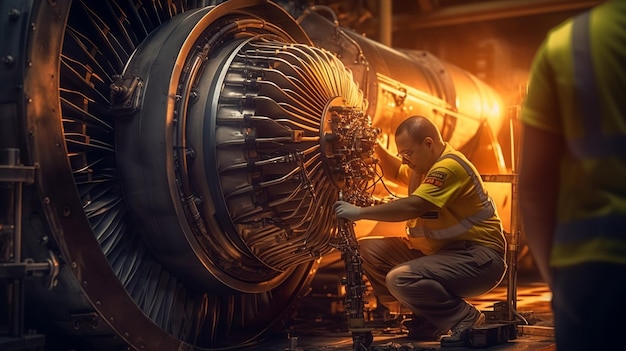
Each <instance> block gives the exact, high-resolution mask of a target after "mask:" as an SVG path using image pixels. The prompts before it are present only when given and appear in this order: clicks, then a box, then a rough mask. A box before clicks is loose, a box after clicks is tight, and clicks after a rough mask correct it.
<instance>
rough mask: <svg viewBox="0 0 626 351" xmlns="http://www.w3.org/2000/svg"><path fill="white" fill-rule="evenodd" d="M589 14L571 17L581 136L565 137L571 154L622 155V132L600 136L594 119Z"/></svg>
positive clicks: (625, 144) (625, 143)
mask: <svg viewBox="0 0 626 351" xmlns="http://www.w3.org/2000/svg"><path fill="white" fill-rule="evenodd" d="M589 16H590V12H589V11H586V12H584V13H582V14H580V15H578V16H576V17H575V18H574V20H573V24H572V61H573V65H574V91H575V95H574V96H575V97H576V98H577V100H578V101H580V104H581V110H582V123H583V130H584V131H585V136H584V137H582V138H580V139H570V140H568V144H569V147H570V149H571V151H572V153H573V154H574V155H575V156H576V157H578V158H594V157H602V156H612V155H620V154H622V155H623V154H626V136H625V135H612V136H608V135H603V133H602V123H601V121H600V119H599V118H597V117H598V116H599V115H600V113H601V111H600V97H599V96H598V91H597V89H596V77H595V72H594V69H593V60H592V57H591V49H590V48H591V46H590V45H591V44H590V38H589V21H590V19H589Z"/></svg>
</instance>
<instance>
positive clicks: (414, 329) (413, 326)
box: [401, 315, 447, 341]
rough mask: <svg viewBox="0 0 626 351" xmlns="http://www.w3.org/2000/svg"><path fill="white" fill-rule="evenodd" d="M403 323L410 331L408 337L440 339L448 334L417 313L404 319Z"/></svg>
mask: <svg viewBox="0 0 626 351" xmlns="http://www.w3.org/2000/svg"><path fill="white" fill-rule="evenodd" d="M401 325H402V328H403V329H405V330H406V331H407V332H408V334H407V338H409V339H411V340H416V341H439V339H441V336H442V335H444V334H447V332H442V331H441V330H439V329H437V327H435V326H434V325H432V324H431V323H430V322H429V321H427V320H426V319H424V318H422V317H420V316H415V315H411V317H409V318H407V319H405V320H404V321H402V323H401Z"/></svg>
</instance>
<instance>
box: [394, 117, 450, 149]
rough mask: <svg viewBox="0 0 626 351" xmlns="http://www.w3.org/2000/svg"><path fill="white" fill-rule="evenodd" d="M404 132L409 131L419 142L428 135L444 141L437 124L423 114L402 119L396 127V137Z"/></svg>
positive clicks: (412, 137)
mask: <svg viewBox="0 0 626 351" xmlns="http://www.w3.org/2000/svg"><path fill="white" fill-rule="evenodd" d="M402 133H407V134H408V135H409V136H410V137H411V139H413V140H414V141H415V142H417V143H421V142H422V141H424V139H426V137H431V138H432V139H433V140H434V141H435V142H442V141H443V140H442V138H441V133H440V132H439V129H438V128H437V126H436V125H435V124H434V123H433V122H432V121H431V120H430V119H428V118H426V117H425V116H421V115H416V116H411V117H409V118H407V119H405V120H404V121H402V122H401V123H400V124H399V125H398V128H396V138H397V137H398V136H399V135H400V134H402Z"/></svg>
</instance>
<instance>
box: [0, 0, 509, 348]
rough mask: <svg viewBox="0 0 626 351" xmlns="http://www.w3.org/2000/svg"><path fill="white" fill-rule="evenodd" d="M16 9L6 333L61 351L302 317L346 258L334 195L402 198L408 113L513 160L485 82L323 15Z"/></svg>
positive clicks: (10, 61) (238, 9)
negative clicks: (397, 141)
mask: <svg viewBox="0 0 626 351" xmlns="http://www.w3.org/2000/svg"><path fill="white" fill-rule="evenodd" d="M0 10H1V12H0V13H1V14H2V16H3V17H2V18H1V19H0V26H1V28H2V33H3V34H4V38H3V42H2V44H1V46H0V47H1V48H2V52H0V55H2V64H1V66H0V78H1V82H0V90H1V94H0V263H2V266H1V267H0V268H1V269H2V276H3V278H5V279H4V282H3V285H2V286H1V287H2V295H0V297H2V298H4V300H7V301H8V305H7V309H6V310H7V313H6V314H5V316H4V318H3V319H0V322H1V321H2V320H4V321H9V323H8V324H9V327H8V329H7V330H6V332H7V333H8V334H9V335H13V336H20V335H23V334H24V330H23V329H22V326H21V325H22V324H21V323H22V321H24V323H25V324H24V325H25V328H36V329H37V330H38V331H42V332H44V333H46V335H47V340H46V342H47V343H48V344H51V345H59V348H61V347H67V348H74V349H102V350H113V349H120V348H125V349H135V350H168V351H169V350H212V349H223V348H237V347H241V346H242V345H245V344H247V343H249V342H251V341H253V340H254V339H255V338H258V337H259V336H260V335H261V334H263V333H264V332H266V331H267V330H268V329H269V328H271V327H272V326H273V325H275V324H276V322H277V321H280V320H282V319H284V318H286V316H288V315H289V313H290V311H291V310H292V309H293V306H294V305H295V303H296V302H297V301H298V300H299V299H301V298H302V297H303V296H304V295H305V294H306V293H307V291H308V289H309V285H310V282H311V280H312V278H313V277H314V276H315V273H316V271H317V269H318V268H319V262H320V260H321V258H323V257H325V256H327V255H329V254H331V253H332V252H334V251H335V245H334V243H333V238H335V236H336V233H337V220H336V218H334V216H333V213H332V208H331V205H332V203H333V202H334V201H336V200H337V199H338V196H339V193H340V192H341V191H343V192H350V193H351V194H352V196H353V197H355V196H356V197H358V196H359V194H361V195H362V196H365V197H367V198H368V199H375V198H377V197H382V196H385V192H386V191H388V190H389V188H388V186H387V185H385V184H384V180H385V177H384V175H383V174H381V172H380V170H379V167H377V165H376V156H375V149H376V148H377V147H378V148H380V150H378V151H379V152H387V153H389V154H390V155H395V153H396V150H395V146H394V143H393V132H394V129H395V126H396V125H397V124H398V123H399V122H400V121H402V120H403V119H404V118H406V117H408V116H410V115H413V114H423V115H426V116H428V117H430V118H432V119H433V121H435V123H436V124H437V125H438V126H439V127H440V128H441V130H442V133H443V135H444V138H445V139H446V140H447V141H449V142H450V143H451V144H452V145H453V146H454V147H456V148H458V149H461V150H463V151H464V152H466V154H467V155H468V156H469V157H470V158H473V159H474V160H475V162H477V164H478V166H479V168H481V169H483V170H487V171H503V170H504V168H505V167H506V166H505V165H504V163H503V161H502V157H501V155H500V151H499V148H498V144H497V141H496V140H495V137H494V136H495V135H497V133H498V131H499V128H500V127H501V112H500V109H501V102H500V101H499V98H498V96H497V94H496V93H494V92H493V91H492V90H491V89H490V88H489V87H488V86H487V85H486V84H484V83H482V82H481V81H480V80H478V79H476V78H475V77H474V76H472V75H471V74H469V73H468V72H466V71H463V70H462V69H459V68H457V67H455V66H452V65H449V64H447V63H445V62H442V61H440V60H438V59H437V58H436V57H434V56H433V55H431V54H429V53H427V52H420V51H401V50H394V49H392V48H389V47H385V46H383V45H381V44H379V43H376V42H374V41H372V40H369V39H367V38H364V37H362V36H360V35H358V34H357V33H354V32H352V31H350V30H349V29H347V28H342V27H340V26H339V25H338V23H337V21H336V20H333V17H332V13H328V12H327V11H326V9H323V8H321V9H320V8H315V7H312V8H310V9H307V10H306V11H303V12H302V13H299V14H295V13H290V12H288V10H286V8H285V7H283V6H281V5H280V4H279V3H274V2H269V1H264V0H231V1H227V2H224V3H221V4H219V5H208V6H207V4H206V3H205V2H203V1H192V0H189V1H184V0H177V1H172V0H168V1H166V0H155V1H138V0H105V1H53V0H49V1H44V0H30V1H21V0H5V1H2V2H1V3H0ZM390 184H391V183H390ZM383 185H385V186H383ZM392 185H393V184H392ZM394 189H395V190H397V189H398V188H397V187H396V188H394ZM368 199H366V200H368ZM367 234H368V233H367V232H364V231H362V232H361V233H359V235H367ZM25 278H29V279H25ZM22 297H24V299H25V301H22V299H21V298H22ZM21 302H23V306H24V310H21V308H20V306H21ZM11 321H12V322H13V324H11ZM15 321H17V322H15ZM16 323H17V324H16Z"/></svg>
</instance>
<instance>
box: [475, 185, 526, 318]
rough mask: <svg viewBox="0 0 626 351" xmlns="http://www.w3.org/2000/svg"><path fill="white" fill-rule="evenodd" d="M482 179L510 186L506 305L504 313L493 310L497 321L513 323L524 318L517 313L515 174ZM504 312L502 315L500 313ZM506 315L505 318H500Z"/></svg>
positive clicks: (517, 228)
mask: <svg viewBox="0 0 626 351" xmlns="http://www.w3.org/2000/svg"><path fill="white" fill-rule="evenodd" d="M482 179H483V181H485V182H491V183H509V184H511V198H512V199H511V233H507V235H506V244H507V257H506V261H507V266H508V267H507V291H506V295H507V296H506V304H505V306H504V311H502V308H501V307H500V306H501V305H496V306H495V307H494V310H495V312H496V314H497V315H498V316H496V317H495V318H494V319H499V320H502V321H507V322H515V321H516V319H522V320H523V321H524V322H526V320H525V318H524V317H523V316H522V315H520V314H519V313H518V312H517V260H518V253H519V238H520V234H521V221H520V220H519V206H518V194H517V174H483V175H482ZM502 312H504V313H502ZM501 315H506V318H501ZM498 317H500V318H498Z"/></svg>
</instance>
